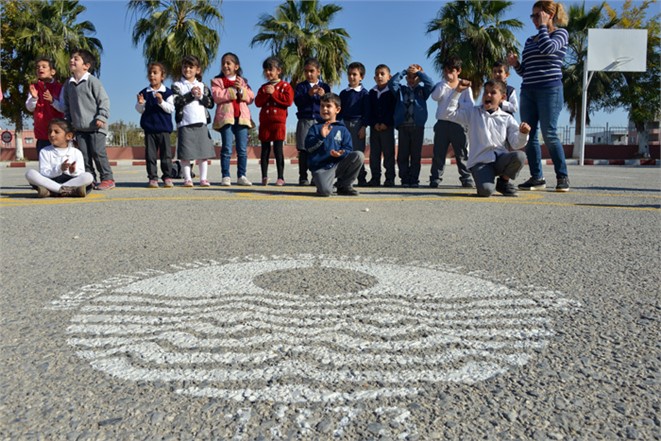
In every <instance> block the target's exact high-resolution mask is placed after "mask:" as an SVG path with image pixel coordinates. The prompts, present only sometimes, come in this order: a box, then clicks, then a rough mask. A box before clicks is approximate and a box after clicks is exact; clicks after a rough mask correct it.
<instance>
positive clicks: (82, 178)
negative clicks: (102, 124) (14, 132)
mask: <svg viewBox="0 0 661 441" xmlns="http://www.w3.org/2000/svg"><path fill="white" fill-rule="evenodd" d="M73 138H74V131H73V129H72V127H71V126H70V125H69V123H68V122H67V121H65V120H63V119H59V118H55V119H52V120H51V122H50V124H48V140H49V141H50V143H51V145H49V146H48V147H44V148H43V149H41V151H40V152H39V170H38V171H37V170H34V169H31V170H28V171H27V173H25V178H26V179H27V180H28V182H29V183H30V184H31V185H32V187H34V188H35V189H36V190H37V197H39V198H45V197H48V196H69V197H81V198H84V197H85V196H86V195H87V187H88V186H89V187H90V188H91V184H92V181H94V177H93V176H92V174H91V173H88V172H86V171H85V160H84V159H83V153H82V152H81V151H80V150H78V149H77V148H76V147H75V143H74V140H73Z"/></svg>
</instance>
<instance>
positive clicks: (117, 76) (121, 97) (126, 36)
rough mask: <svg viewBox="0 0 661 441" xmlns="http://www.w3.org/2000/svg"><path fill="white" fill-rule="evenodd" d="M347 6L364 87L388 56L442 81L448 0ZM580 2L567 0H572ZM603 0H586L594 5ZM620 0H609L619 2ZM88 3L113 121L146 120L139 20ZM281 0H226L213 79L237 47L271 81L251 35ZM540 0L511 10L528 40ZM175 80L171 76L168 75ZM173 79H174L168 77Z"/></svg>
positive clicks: (604, 117)
mask: <svg viewBox="0 0 661 441" xmlns="http://www.w3.org/2000/svg"><path fill="white" fill-rule="evenodd" d="M334 3H337V4H340V5H341V6H342V7H343V10H342V11H340V12H339V13H338V14H337V16H336V20H335V21H334V22H333V23H332V24H331V26H332V27H342V28H345V29H346V30H347V32H348V33H349V35H350V36H351V38H350V40H349V50H350V54H351V60H352V61H353V60H357V61H361V62H362V63H363V64H365V66H366V67H367V74H366V78H365V81H364V83H363V84H364V85H365V87H368V88H371V87H373V86H374V81H373V76H374V75H373V72H374V67H375V66H376V65H377V64H380V63H385V64H387V65H388V66H390V68H391V70H392V71H393V72H395V71H398V70H401V69H404V68H405V67H407V66H408V65H409V64H411V63H417V64H420V65H421V66H422V67H423V68H424V70H425V71H426V72H427V73H429V74H430V76H431V77H432V79H433V80H434V81H435V82H436V81H438V80H439V79H440V75H439V73H438V72H437V71H436V70H435V69H434V68H433V66H432V63H431V61H430V60H429V59H427V57H426V56H425V53H426V51H427V49H428V48H429V47H430V46H431V45H432V44H433V43H434V41H435V39H436V38H437V35H427V34H426V33H425V31H426V28H427V23H428V22H429V21H430V20H432V19H433V18H434V17H436V15H437V13H438V11H439V9H440V8H441V7H442V6H443V4H444V3H445V2H440V1H387V0H385V1H384V0H380V1H365V0H344V1H342V0H335V1H334ZM572 3H575V2H571V3H570V2H566V3H565V6H566V7H567V9H568V8H569V5H570V4H572ZM598 3H599V2H596V1H586V5H587V6H588V7H591V6H593V5H596V4H598ZM621 3H622V2H621V1H618V2H610V4H612V5H614V6H618V5H621ZM81 4H83V5H84V6H85V7H87V11H86V12H85V13H84V14H82V18H83V19H85V20H90V21H91V22H92V23H94V25H95V26H96V30H97V34H96V36H97V38H99V39H100V40H101V42H102V44H103V47H104V50H103V54H102V71H101V75H100V78H101V81H102V82H103V84H104V86H105V88H106V90H107V92H108V95H109V96H110V101H111V117H110V121H111V122H115V121H119V120H120V119H121V120H124V121H125V122H135V123H136V124H137V123H139V114H138V113H137V112H136V111H135V108H134V106H135V96H136V94H137V92H138V91H140V90H141V89H142V88H143V87H145V86H147V84H148V82H147V79H146V71H145V64H144V59H143V56H142V49H141V47H134V46H133V45H132V43H131V32H132V27H133V22H132V21H131V16H130V15H129V14H128V13H127V8H126V4H127V2H126V1H108V0H90V1H81ZM278 4H280V2H279V1H250V0H229V1H228V0H225V1H224V2H223V3H222V5H221V14H222V15H223V17H224V20H223V26H222V29H221V31H220V36H221V43H220V47H219V50H218V56H217V58H216V59H215V60H214V61H213V62H212V64H211V66H210V67H209V68H208V69H207V71H206V72H204V82H205V83H207V84H210V81H211V79H212V78H213V77H214V76H216V75H217V74H218V73H219V71H220V57H221V55H222V54H223V53H225V52H234V53H236V54H237V55H238V56H239V58H240V60H241V65H242V67H243V72H244V76H245V77H246V78H247V79H248V81H249V83H250V85H251V87H252V88H253V89H254V90H255V91H256V90H257V89H258V88H259V86H260V85H261V84H262V83H263V82H264V79H263V77H262V69H261V64H262V61H263V60H264V59H265V58H266V57H268V56H269V55H270V54H269V52H268V50H267V48H265V47H262V46H260V47H255V48H250V41H251V39H252V37H253V36H254V35H255V34H256V33H257V28H256V26H255V25H256V23H257V21H258V20H259V17H260V15H262V14H273V13H274V11H275V9H276V7H277V5H278ZM532 4H533V2H531V1H515V2H514V5H513V7H512V8H511V10H510V14H508V18H518V19H519V20H520V21H522V22H523V24H524V27H523V29H522V30H521V31H520V32H518V33H517V35H516V36H517V39H518V40H519V43H520V44H523V42H524V41H525V39H526V38H527V37H528V36H529V35H531V34H533V33H534V32H535V29H534V27H533V25H532V22H531V20H530V19H529V15H530V13H531V9H532ZM520 82H521V79H520V77H519V76H518V75H517V74H516V73H515V72H513V71H512V75H511V76H510V84H512V85H513V86H514V87H516V88H517V89H519V86H520ZM168 83H169V80H168ZM168 86H169V84H168ZM343 87H346V78H345V77H344V76H343V79H342V86H335V87H334V88H333V90H334V91H335V92H338V93H339V91H340V90H341V89H342V88H343ZM428 109H429V114H430V120H429V122H428V124H427V125H428V126H432V125H433V122H434V119H433V118H434V113H435V110H436V103H435V102H433V101H431V100H430V102H428ZM251 112H252V115H253V119H255V120H257V119H258V114H259V109H258V108H255V107H254V106H251ZM289 113H290V116H289V119H288V123H287V125H288V127H289V128H290V130H292V131H293V130H295V125H296V120H295V118H296V117H295V106H294V107H292V108H290V112H289ZM606 122H608V123H609V124H610V125H611V126H615V125H617V126H625V125H626V123H627V119H626V113H625V112H622V111H617V112H615V113H611V114H607V113H597V114H594V115H593V122H592V126H604V125H605V124H606ZM568 124H569V116H568V114H567V112H563V114H562V115H561V117H560V121H559V125H560V126H564V125H568Z"/></svg>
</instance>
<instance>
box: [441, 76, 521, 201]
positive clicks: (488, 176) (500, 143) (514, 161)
mask: <svg viewBox="0 0 661 441" xmlns="http://www.w3.org/2000/svg"><path fill="white" fill-rule="evenodd" d="M470 84H471V83H470V81H466V80H461V81H460V82H459V84H458V85H457V88H456V90H455V91H454V92H453V94H452V95H451V96H450V101H449V103H448V107H447V108H446V110H445V112H444V114H443V116H444V117H445V118H447V119H449V120H451V121H455V122H457V123H459V124H463V125H465V126H467V127H468V137H469V139H470V146H471V149H470V154H469V155H468V163H467V166H468V167H469V169H470V171H471V173H472V174H473V178H474V179H475V185H476V187H477V194H478V196H482V197H489V196H491V195H492V194H493V193H494V191H497V192H499V193H501V194H502V195H503V196H517V190H516V187H515V186H514V184H512V182H511V180H512V179H516V177H517V175H518V174H519V171H521V169H522V168H523V165H524V164H525V161H526V155H525V153H523V152H522V151H520V149H522V148H524V147H525V146H526V143H527V142H528V134H529V133H530V126H529V125H528V124H526V123H525V122H523V123H521V124H520V125H519V124H518V123H517V122H516V120H515V119H514V117H513V116H512V115H510V114H509V113H507V112H505V111H504V110H502V109H501V108H500V104H501V103H502V102H503V100H504V99H505V96H506V94H507V86H506V85H505V83H503V82H502V81H497V80H496V81H494V80H490V81H487V82H486V84H485V85H484V93H483V94H482V105H481V106H472V105H471V106H465V105H463V104H460V103H459V97H460V96H461V93H462V92H463V91H465V90H467V89H468V88H469V87H470ZM510 149H513V150H517V151H510ZM496 177H498V179H496Z"/></svg>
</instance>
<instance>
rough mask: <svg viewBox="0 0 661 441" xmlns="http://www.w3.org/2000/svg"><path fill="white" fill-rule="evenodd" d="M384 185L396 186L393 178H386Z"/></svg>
mask: <svg viewBox="0 0 661 441" xmlns="http://www.w3.org/2000/svg"><path fill="white" fill-rule="evenodd" d="M383 186H384V187H394V186H395V181H393V180H392V179H386V182H384V183H383Z"/></svg>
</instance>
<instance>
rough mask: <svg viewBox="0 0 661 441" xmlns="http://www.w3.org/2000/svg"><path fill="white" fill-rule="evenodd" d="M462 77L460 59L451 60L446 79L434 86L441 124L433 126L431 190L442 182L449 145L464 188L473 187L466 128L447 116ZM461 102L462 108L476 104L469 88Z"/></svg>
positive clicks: (449, 59) (445, 75)
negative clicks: (468, 164) (469, 168)
mask: <svg viewBox="0 0 661 441" xmlns="http://www.w3.org/2000/svg"><path fill="white" fill-rule="evenodd" d="M460 74H461V60H460V59H459V58H457V57H450V58H448V59H447V60H445V61H444V62H443V79H442V80H441V81H440V82H439V83H438V84H436V86H434V89H433V90H432V92H431V98H432V99H433V100H434V101H437V102H438V108H437V109H436V119H437V120H438V121H436V124H435V125H434V156H433V158H432V164H431V175H430V176H429V186H430V187H431V188H438V186H439V185H440V183H441V181H442V180H443V170H444V168H445V157H446V156H447V154H448V147H449V146H450V143H451V144H452V149H453V150H454V157H455V159H456V161H457V169H458V170H459V180H460V181H461V186H462V187H466V188H473V187H474V184H473V179H472V178H471V174H470V171H469V170H468V168H467V167H466V159H467V158H468V144H467V141H466V133H465V132H464V128H463V127H462V126H461V125H460V124H457V123H454V122H452V121H449V120H447V119H446V118H445V117H444V114H445V110H446V109H447V107H448V104H449V102H450V97H451V96H452V94H453V93H454V90H455V88H456V87H457V85H458V84H459V75H460ZM460 100H461V105H462V106H464V107H466V106H472V105H473V104H474V102H473V95H472V94H471V91H470V89H466V90H464V91H463V92H462V94H461V97H460Z"/></svg>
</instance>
